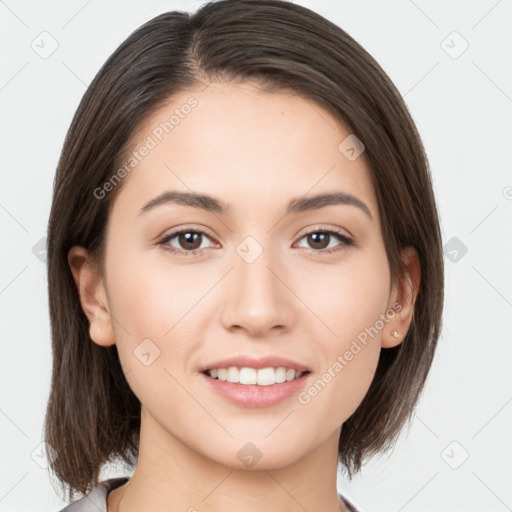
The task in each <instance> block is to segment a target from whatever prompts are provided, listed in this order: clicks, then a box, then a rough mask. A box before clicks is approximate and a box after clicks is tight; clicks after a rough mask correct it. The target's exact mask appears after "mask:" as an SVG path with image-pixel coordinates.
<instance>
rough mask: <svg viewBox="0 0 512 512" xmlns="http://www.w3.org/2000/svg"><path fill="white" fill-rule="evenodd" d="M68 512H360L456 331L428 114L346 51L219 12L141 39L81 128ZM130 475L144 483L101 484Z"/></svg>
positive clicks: (300, 13) (154, 23) (294, 21)
mask: <svg viewBox="0 0 512 512" xmlns="http://www.w3.org/2000/svg"><path fill="white" fill-rule="evenodd" d="M48 274H49V279H48V280H49V300H50V314H51V324H52V337H53V357H54V365H53V376H52V384H51V394H50V399H49V403H48V410H47V415H46V424H45V440H46V442H47V446H48V450H49V452H51V453H49V454H48V455H49V459H50V461H51V468H52V470H53V472H54V473H55V474H56V476H57V478H58V480H59V482H60V483H62V484H63V485H64V486H66V487H67V489H68V491H69V492H68V495H69V499H70V500H71V499H73V497H74V496H75V495H76V493H77V492H79V493H81V494H83V495H86V496H85V497H83V498H81V499H79V500H77V501H75V502H74V503H73V504H71V505H69V506H68V507H66V508H65V509H64V510H66V511H68V512H69V511H77V510H83V511H88V510H105V511H106V510H109V511H111V512H118V511H121V512H131V511H135V510H139V511H140V510H151V511H155V512H158V511H160V510H166V511H174V510H176V511H177V510H189V511H193V510H199V511H200V510H210V511H220V510H234V509H235V508H236V509H238V510H240V509H241V510H247V511H248V510H261V509H265V510H268V511H273V510H276V511H278V510H279V511H282V510H287V511H295V510H297V511H298V510H308V511H311V512H312V511H315V510H333V511H339V510H342V511H344V510H356V508H355V506H354V505H353V504H351V503H350V501H349V500H348V499H347V498H346V497H345V496H343V494H339V493H338V491H337V487H336V475H337V467H338V463H340V464H341V467H342V469H344V470H345V471H346V472H347V474H348V476H349V478H351V477H352V475H353V474H354V473H356V472H358V471H360V469H361V467H362V464H363V463H364V461H365V460H366V459H367V458H368V457H370V456H371V455H373V454H376V453H379V452H381V451H383V450H385V449H386V448H388V447H390V446H391V445H392V442H393V440H395V439H396V437H397V435H398V434H399V432H400V430H401V428H402V427H403V425H404V424H405V423H406V422H407V420H408V419H410V417H411V414H412V412H413V409H414V406H415V404H416V403H417V400H418V398H419V396H420V393H421V391H422V389H423V386H424V383H425V379H426V377H427V375H428V371H429V368H430V366H431V363H432V359H433V356H434V352H435V347H436V343H437V339H438V337H439V333H440V328H441V313H442V304H443V259H442V250H441V237H440V232H439V221H438V215H437V211H436V205H435V199H434V195H433V192H432V184H431V178H430V173H429V169H428V162H427V159H426V156H425V154H424V150H423V146H422V143H421V140H420V138H419V135H418V133H417V130H416V128H415V126H414V122H413V121H412V119H411V117H410V115H409V113H408V111H407V108H406V106H405V104H404V102H403V100H402V98H401V97H400V95H399V93H398V92H397V90H396V88H395V87H394V86H393V85H392V83H391V82H390V80H389V78H388V77H387V76H386V75H385V73H384V72H383V70H382V69H381V68H380V67H379V66H378V64H377V63H376V62H375V61H374V59H373V58H372V57H371V56H370V55H369V54H368V53H367V52H365V50H364V49H362V48H361V46H360V45H358V44H357V43H356V42H355V41H354V40H353V39H352V38H351V37H350V36H348V35H347V34H346V33H345V32H344V31H343V30H342V29H340V28H339V27H337V26H335V25H334V24H332V23H330V22H329V21H327V20H326V19H324V18H322V17H321V16H319V15H318V14H316V13H314V12H312V11H310V10H308V9H306V8H304V7H301V6H297V5H294V4H292V3H289V2H284V1H279V0H236V1H233V0H221V1H218V2H214V3H208V4H206V5H204V6H203V7H201V8H200V9H199V10H198V11H197V12H196V13H195V14H193V15H189V14H187V13H182V12H169V13H165V14H162V15H160V16H158V17H156V18H154V19H153V20H150V21H149V22H147V23H145V24H144V25H143V26H142V27H140V28H139V29H138V30H136V31H135V32H134V33H133V34H131V35H130V36H129V37H128V39H127V40H126V41H124V42H123V43H122V44H121V46H120V47H119V48H118V49H117V50H116V51H115V52H114V53H113V55H112V56H111V57H110V58H109V59H108V60H107V62H106V63H105V64H104V66H103V67H102V69H101V70H100V71H99V73H98V75H97V76H96V77H95V79H94V80H93V82H92V83H91V85H90V86H89V88H88V90H87V91H86V93H85V95H84V97H83V99H82V102H81V104H80V106H79V108H78V110H77V112H76V115H75V117H74V119H73V122H72V124H71V127H70V129H69V132H68V136H67V138H66V141H65V144H64V148H63V151H62V155H61V159H60V161H59V166H58V169H57V173H56V178H55V187H54V197H53V203H52V210H51V214H50V220H49V226H48ZM116 457H117V458H121V459H122V460H123V461H124V462H126V463H128V464H133V465H135V469H134V472H133V474H132V475H131V476H130V477H126V478H119V479H110V480H106V481H100V480H99V473H100V470H101V469H102V467H103V466H104V465H105V464H106V463H108V462H111V461H113V460H114V459H115V458H116Z"/></svg>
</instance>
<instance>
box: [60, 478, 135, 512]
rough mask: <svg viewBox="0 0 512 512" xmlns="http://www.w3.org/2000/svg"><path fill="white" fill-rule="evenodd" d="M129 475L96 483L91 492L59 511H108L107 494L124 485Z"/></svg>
mask: <svg viewBox="0 0 512 512" xmlns="http://www.w3.org/2000/svg"><path fill="white" fill-rule="evenodd" d="M127 481H128V477H120V478H110V479H108V480H103V481H102V482H99V483H98V484H97V485H95V486H94V487H93V488H92V490H91V492H90V493H89V494H88V495H87V496H84V497H83V498H80V499H78V500H76V501H73V502H72V503H70V504H69V505H68V506H67V507H64V508H63V509H61V510H59V511H58V512H107V496H108V493H109V492H110V491H112V490H113V489H115V488H116V487H119V486H121V485H123V484H124V483H125V482H127Z"/></svg>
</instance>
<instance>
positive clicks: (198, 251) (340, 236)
mask: <svg viewBox="0 0 512 512" xmlns="http://www.w3.org/2000/svg"><path fill="white" fill-rule="evenodd" d="M183 233H196V234H201V235H204V236H206V237H207V238H209V239H212V237H210V236H209V235H208V234H207V233H205V232H204V231H201V230H200V229H181V230H179V231H174V232H172V233H169V234H167V235H165V236H164V237H163V238H161V239H160V240H159V241H158V242H157V245H161V246H162V247H163V249H164V250H166V251H169V252H171V253H173V254H176V255H181V256H185V257H190V256H196V255H200V254H202V253H203V251H204V250H205V249H195V250H193V251H185V250H178V249H175V248H173V247H171V246H169V245H167V244H168V242H169V241H170V240H172V239H173V238H175V237H176V236H177V235H181V234H183ZM318 233H323V234H329V235H334V236H335V237H336V238H338V240H340V242H342V244H341V245H344V246H345V247H350V246H353V245H355V244H354V241H353V240H352V239H351V238H349V237H348V236H346V235H345V234H344V233H342V232H341V231H337V230H335V229H322V228H320V229H319V228H317V229H315V230H313V231H309V232H307V233H304V234H303V235H302V236H301V237H300V239H299V240H302V239H303V238H304V237H306V236H308V235H311V234H318ZM306 250H307V252H309V253H314V254H315V255H321V256H325V255H328V254H332V253H335V252H338V251H342V250H343V248H341V249H332V248H331V249H329V250H326V249H318V250H317V249H309V250H308V249H306Z"/></svg>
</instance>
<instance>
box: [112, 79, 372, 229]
mask: <svg viewBox="0 0 512 512" xmlns="http://www.w3.org/2000/svg"><path fill="white" fill-rule="evenodd" d="M349 136H351V134H350V131H348V130H347V128H346V127H344V126H343V125H342V124H341V123H339V121H337V120H336V119H335V118H334V117H333V116H332V115H330V114H329V113H328V112H327V111H326V110H324V109H323V108H322V107H320V106H319V105H318V104H317V103H314V102H312V101H310V100H306V99H304V98H303V97H302V96H300V95H298V94H297V93H295V92H293V91H280V92H275V93H274V92H273V93H268V92H262V91H261V90H259V88H257V87H255V86H254V85H251V84H247V83H245V84H224V83H223V84H220V83H212V84H210V85H208V86H207V87H206V88H205V89H203V90H198V89H194V90H188V91H182V92H180V93H179V94H176V95H175V96H173V97H172V98H170V99H169V101H168V102H167V103H166V104H165V105H164V106H162V107H161V108H159V109H158V110H157V111H155V112H154V113H153V114H152V115H151V116H149V117H148V118H147V119H146V120H145V122H144V123H143V124H142V125H141V126H140V127H139V128H138V130H137V131H136V133H134V134H133V136H132V138H131V141H130V144H129V146H128V150H127V152H126V154H125V160H127V161H128V159H129V158H130V157H132V160H133V159H134V155H135V154H136V153H137V158H136V162H135V165H134V166H133V168H132V167H130V172H129V174H128V175H127V177H126V178H124V181H125V182H124V183H123V190H122V191H121V193H120V195H119V196H118V198H116V202H119V203H121V204H122V205H123V210H124V214H129V213H128V210H129V209H130V206H131V207H132V210H133V209H135V208H137V209H140V207H141V206H142V205H143V204H144V203H146V202H147V201H148V200H150V199H151V198H152V197H155V196H156V195H159V194H161V193H162V192H163V191H165V190H182V191H189V192H191V191H194V192H200V193H207V194H210V195H213V196H215V197H219V198H222V201H223V203H225V204H226V205H228V206H230V210H232V211H233V212H235V211H236V212H237V213H244V211H246V210H247V211H248V210H251V209H254V208H260V209H263V210H265V209H266V208H267V207H269V208H270V207H274V208H275V207H276V206H281V203H282V204H283V205H284V204H285V203H286V204H288V202H289V198H291V197H294V198H295V197H299V196H305V195H314V194H317V193H321V192H328V191H330V190H336V191H343V192H346V193H349V194H352V195H355V196H356V197H358V198H359V199H361V200H363V201H364V202H365V203H366V204H367V206H368V208H369V209H370V211H371V214H372V216H373V217H374V218H375V219H377V218H378V208H377V204H376V197H375V195H374V190H373V186H372V183H371V179H370V170H369V167H368V165H367V163H366V160H365V158H364V153H362V154H361V156H360V157H359V158H356V159H355V160H351V159H349V158H347V156H346V154H345V153H344V152H343V151H342V150H340V144H342V149H343V147H344V146H343V143H344V141H345V140H346V139H347V137H349ZM144 148H146V149H144ZM142 153H143V154H144V155H143V156H142ZM231 207H232V208H231ZM266 211H268V210H266ZM130 216H133V215H131V214H130Z"/></svg>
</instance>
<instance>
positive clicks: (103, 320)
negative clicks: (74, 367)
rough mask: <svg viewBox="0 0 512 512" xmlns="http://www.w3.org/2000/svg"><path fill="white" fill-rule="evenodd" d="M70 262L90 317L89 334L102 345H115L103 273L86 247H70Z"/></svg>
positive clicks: (82, 301) (84, 306) (82, 302)
mask: <svg viewBox="0 0 512 512" xmlns="http://www.w3.org/2000/svg"><path fill="white" fill-rule="evenodd" d="M68 264H69V266H70V269H71V272H72V274H73V279H74V281H75V284H76V287H77V290H78V295H79V297H80V304H81V306H82V310H83V311H84V313H85V315H86V316H87V318H88V319H89V335H90V337H91V339H92V341H94V342H95V343H96V344H98V345H102V346H108V345H113V344H114V343H115V334H114V331H113V327H112V318H111V316H110V311H109V307H108V300H107V296H106V293H105V287H104V283H103V278H102V276H101V273H100V272H99V270H98V269H96V268H95V267H94V266H93V265H91V263H90V256H89V253H88V251H87V250H86V249H85V248H84V247H80V246H74V247H72V248H71V249H70V251H69V252H68Z"/></svg>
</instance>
